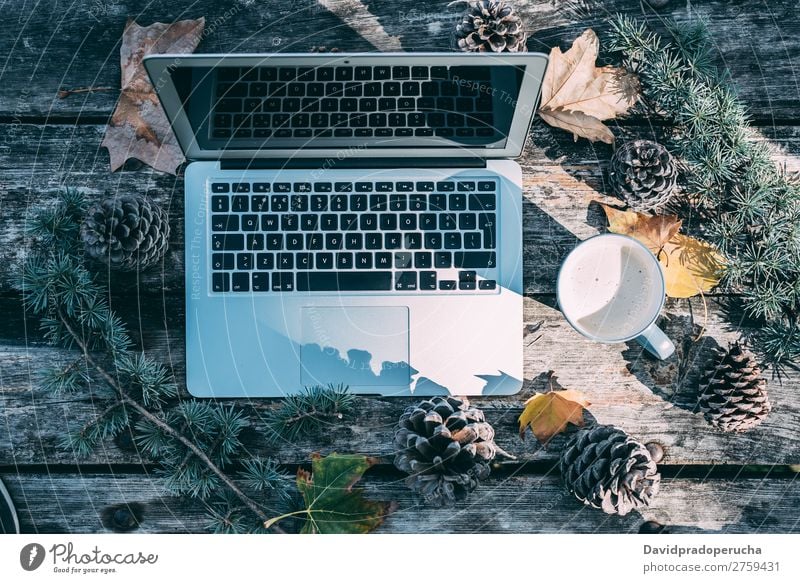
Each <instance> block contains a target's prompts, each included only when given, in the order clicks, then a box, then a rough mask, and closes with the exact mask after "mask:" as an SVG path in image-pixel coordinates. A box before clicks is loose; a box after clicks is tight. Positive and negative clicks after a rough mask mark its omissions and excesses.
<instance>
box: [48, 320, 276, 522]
mask: <svg viewBox="0 0 800 583" xmlns="http://www.w3.org/2000/svg"><path fill="white" fill-rule="evenodd" d="M58 315H59V318H60V320H61V323H62V324H63V325H64V327H65V328H66V329H67V331H68V332H69V334H70V335H71V336H72V338H73V340H74V341H75V343H76V344H77V345H78V347H79V348H80V349H81V351H82V352H83V357H84V358H85V359H86V362H87V363H88V364H89V366H91V367H92V368H93V369H94V370H96V371H97V373H98V374H99V375H100V376H101V377H102V378H103V380H104V381H105V382H106V383H107V384H108V385H109V386H110V387H111V388H113V389H114V390H115V391H116V393H117V397H118V398H119V400H120V402H122V403H124V404H125V405H127V406H129V407H130V408H131V409H133V410H134V411H136V412H137V413H139V415H141V416H142V417H143V418H145V419H147V420H148V421H149V422H150V423H152V424H153V425H155V426H156V427H158V428H159V429H161V430H162V431H163V432H164V433H166V434H167V435H170V436H171V437H173V438H175V439H176V440H178V441H179V442H180V443H181V444H182V445H183V446H184V447H185V448H186V449H188V450H189V451H191V452H192V453H193V454H194V455H195V456H197V458H198V459H199V460H200V461H202V462H203V463H204V464H205V465H206V467H207V468H208V469H209V470H211V471H212V472H213V473H214V474H215V475H216V476H217V477H218V478H219V479H220V480H221V481H222V482H223V483H224V484H225V485H226V486H227V487H228V489H229V490H230V491H231V492H233V493H234V494H235V495H236V497H237V498H238V499H239V500H240V501H241V502H242V503H243V504H244V505H245V506H246V507H247V508H249V509H250V510H251V511H252V512H253V513H254V514H255V515H256V516H258V517H259V518H260V519H262V520H263V521H265V522H266V521H267V520H269V516H267V514H266V513H265V512H264V511H263V510H262V509H261V508H260V507H259V506H258V504H257V503H256V502H255V501H254V500H253V499H252V498H250V497H249V496H248V495H247V494H245V493H244V492H242V491H241V490H240V489H239V487H238V486H237V485H236V484H235V483H234V481H233V480H232V479H231V478H230V477H228V475H227V474H226V473H225V472H223V471H222V470H221V469H220V468H219V467H217V465H216V464H215V463H214V462H212V461H211V459H210V458H209V457H208V456H207V455H206V453H205V452H204V451H202V450H201V449H200V448H199V447H197V445H195V444H194V442H192V441H191V440H190V439H187V438H186V437H185V436H184V435H183V434H181V433H180V432H178V431H176V430H175V429H174V428H173V427H172V426H171V425H169V424H168V423H165V422H164V421H163V420H162V419H160V418H159V417H157V416H156V415H155V414H153V413H152V412H150V411H149V410H148V409H146V408H145V407H144V406H142V405H140V404H139V403H138V402H137V401H135V400H134V399H132V398H131V397H129V396H128V395H127V393H126V392H125V390H124V389H123V388H122V387H121V386H120V385H119V383H118V382H117V379H116V378H114V377H113V376H111V374H110V373H109V372H108V371H107V370H106V369H105V368H104V367H103V366H102V365H101V364H100V363H99V362H97V361H96V360H95V359H94V358H93V357H92V355H91V353H90V352H89V348H88V347H87V346H86V344H85V343H84V341H83V338H82V337H81V336H80V335H79V334H78V333H77V332H76V331H75V330H74V329H73V328H72V326H70V324H69V322H68V321H67V318H66V317H65V316H64V314H63V313H62V312H61V311H60V310H59V312H58Z"/></svg>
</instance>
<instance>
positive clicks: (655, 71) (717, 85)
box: [606, 16, 800, 371]
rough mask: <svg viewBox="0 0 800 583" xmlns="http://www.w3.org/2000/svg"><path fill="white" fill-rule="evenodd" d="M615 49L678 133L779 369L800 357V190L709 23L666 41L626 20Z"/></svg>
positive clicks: (618, 27)
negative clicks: (717, 57)
mask: <svg viewBox="0 0 800 583" xmlns="http://www.w3.org/2000/svg"><path fill="white" fill-rule="evenodd" d="M606 47H607V48H608V49H610V51H611V52H612V56H613V57H614V58H615V59H616V60H618V61H621V64H622V65H623V66H624V67H626V68H627V69H629V70H632V71H635V72H636V73H637V74H638V76H639V79H640V81H641V86H642V95H643V98H644V102H645V104H646V106H647V107H648V108H649V109H650V110H651V111H652V112H653V113H654V114H656V115H658V116H661V117H662V118H663V119H664V120H665V121H666V122H667V123H668V126H669V127H670V130H671V132H670V134H669V136H668V138H667V140H668V143H667V146H668V147H669V148H670V150H671V151H672V153H673V154H675V155H677V156H678V158H679V159H680V160H681V161H682V166H683V176H684V179H685V181H686V191H687V192H688V193H689V194H690V195H692V196H693V197H694V202H696V208H697V209H698V210H699V211H700V212H702V213H703V214H704V215H706V217H707V219H708V220H707V221H706V222H705V223H704V225H702V227H703V228H705V233H704V234H705V235H706V236H707V237H709V238H710V239H711V240H712V241H714V243H715V244H717V245H718V247H719V248H720V250H721V251H722V252H723V253H724V254H725V256H726V258H727V264H728V268H727V272H726V275H725V278H724V280H723V284H724V285H725V286H726V287H727V289H729V290H731V291H734V292H736V293H738V294H740V297H741V301H742V307H743V309H744V311H745V313H746V314H747V315H748V316H749V317H751V318H753V319H754V320H755V321H756V322H757V323H760V324H761V326H760V328H759V329H758V331H757V332H756V333H755V334H754V338H753V340H754V347H755V348H756V350H758V351H759V352H760V353H761V355H762V356H763V358H764V360H766V361H767V362H769V363H772V364H773V365H775V367H776V370H778V371H779V370H780V367H781V366H784V365H787V366H792V367H794V368H797V360H798V356H800V321H799V318H800V182H798V180H797V178H796V177H794V176H790V175H789V174H787V172H786V171H785V170H784V169H782V168H780V167H778V166H777V165H776V164H775V163H774V161H773V160H772V158H771V153H770V150H769V148H768V147H767V146H766V145H764V144H763V143H759V142H757V141H755V140H754V132H753V130H752V128H751V127H750V125H749V114H748V112H747V109H746V107H745V106H744V105H743V104H742V103H741V102H740V101H739V100H738V98H737V97H736V95H735V93H734V90H733V89H732V87H731V85H730V80H729V77H728V75H727V72H724V71H722V72H721V71H720V70H718V69H717V67H716V66H715V65H714V53H713V50H712V44H711V42H710V37H709V34H708V31H707V29H706V27H705V25H704V23H702V22H695V23H689V24H677V23H675V22H668V23H667V34H666V35H664V36H662V35H660V34H658V33H656V32H654V31H652V30H651V29H650V28H649V27H648V25H647V24H646V23H644V22H641V21H639V20H636V19H634V18H631V17H628V16H618V17H616V19H615V20H614V21H613V22H612V28H611V32H610V34H609V35H608V38H607V43H606Z"/></svg>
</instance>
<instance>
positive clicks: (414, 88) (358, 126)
mask: <svg viewBox="0 0 800 583" xmlns="http://www.w3.org/2000/svg"><path fill="white" fill-rule="evenodd" d="M546 63H547V57H546V56H545V55H543V54H537V53H525V54H502V55H483V54H453V53H444V54H443V53H413V54H407V53H403V54H392V53H381V54H360V53H359V54H346V53H332V54H258V55H154V56H149V57H147V58H146V59H145V61H144V64H145V67H146V69H147V71H148V73H149V75H150V78H151V80H152V82H153V85H154V86H155V88H156V90H157V93H158V97H159V99H160V100H161V104H162V105H163V108H164V110H165V111H166V114H167V116H168V118H169V121H170V123H171V125H172V128H173V130H174V132H175V135H176V137H177V140H178V142H179V143H180V146H181V148H182V149H183V151H184V153H185V155H186V157H187V159H188V160H189V161H190V164H189V165H188V166H187V168H186V176H185V261H186V367H187V370H186V382H187V386H188V389H189V392H190V393H191V394H192V395H195V396H197V397H220V398H222V397H251V398H255V397H282V396H286V395H289V394H292V393H296V392H298V391H301V390H303V388H304V387H309V386H315V385H327V384H335V385H346V386H348V387H349V388H350V390H351V391H352V392H354V393H358V394H372V395H380V396H410V395H424V396H431V395H448V394H453V395H507V394H512V393H515V392H517V391H518V390H519V389H520V388H521V386H522V377H523V372H522V370H523V368H522V358H523V355H522V307H523V296H522V218H523V212H522V173H521V169H520V166H519V165H518V164H517V163H516V162H515V161H514V160H513V158H515V157H517V156H519V154H520V153H521V150H522V147H523V144H524V142H525V138H526V134H527V131H528V128H529V125H530V122H531V118H532V116H533V114H534V112H535V111H536V105H537V100H538V98H539V92H540V86H541V82H542V78H543V76H544V72H545V68H546Z"/></svg>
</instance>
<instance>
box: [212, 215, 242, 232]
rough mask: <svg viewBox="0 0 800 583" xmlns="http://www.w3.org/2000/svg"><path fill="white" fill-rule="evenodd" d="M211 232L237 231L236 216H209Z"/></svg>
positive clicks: (237, 220) (237, 222)
mask: <svg viewBox="0 0 800 583" xmlns="http://www.w3.org/2000/svg"><path fill="white" fill-rule="evenodd" d="M211 230H212V231H238V230H239V216H238V215H211Z"/></svg>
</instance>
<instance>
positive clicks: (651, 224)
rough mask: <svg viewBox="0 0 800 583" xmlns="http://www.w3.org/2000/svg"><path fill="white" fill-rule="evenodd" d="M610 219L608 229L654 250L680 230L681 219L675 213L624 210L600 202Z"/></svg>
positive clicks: (661, 246)
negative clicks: (662, 213)
mask: <svg viewBox="0 0 800 583" xmlns="http://www.w3.org/2000/svg"><path fill="white" fill-rule="evenodd" d="M600 206H601V207H603V211H605V213H606V218H607V219H608V230H609V231H611V232H612V233H618V234H620V235H628V236H629V237H633V238H634V239H638V240H639V241H641V242H642V243H644V244H645V245H647V247H648V248H649V249H650V251H652V252H653V253H654V254H658V252H659V251H661V249H662V248H663V247H664V245H666V244H667V242H668V241H670V240H671V239H672V238H673V237H674V236H675V235H676V234H677V233H678V231H679V230H680V228H681V224H682V223H683V221H681V220H680V219H679V218H678V217H677V216H675V215H655V216H651V215H645V214H642V213H636V212H633V211H623V210H620V209H617V208H614V207H613V206H608V205H607V204H602V203H600Z"/></svg>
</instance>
